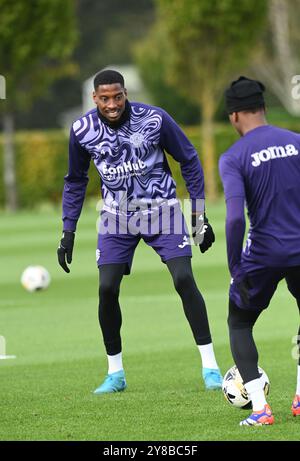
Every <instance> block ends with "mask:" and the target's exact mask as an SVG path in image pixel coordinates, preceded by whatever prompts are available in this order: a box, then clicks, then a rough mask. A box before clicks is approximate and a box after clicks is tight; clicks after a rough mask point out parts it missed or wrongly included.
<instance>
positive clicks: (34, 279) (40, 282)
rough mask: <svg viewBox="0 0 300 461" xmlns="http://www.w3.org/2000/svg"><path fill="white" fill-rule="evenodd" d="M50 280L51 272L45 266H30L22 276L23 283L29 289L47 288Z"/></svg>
mask: <svg viewBox="0 0 300 461" xmlns="http://www.w3.org/2000/svg"><path fill="white" fill-rule="evenodd" d="M50 281H51V277H50V274H49V272H48V271H47V269H45V267H43V266H28V267H27V268H26V269H25V270H24V272H23V273H22V276H21V284H22V286H23V287H24V288H25V290H27V291H39V290H45V289H46V288H47V287H48V286H49V284H50Z"/></svg>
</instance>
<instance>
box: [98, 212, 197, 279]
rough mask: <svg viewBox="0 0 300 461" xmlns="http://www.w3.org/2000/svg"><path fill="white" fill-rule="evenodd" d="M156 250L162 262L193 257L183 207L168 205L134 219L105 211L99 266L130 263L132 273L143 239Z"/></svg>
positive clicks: (100, 228)
mask: <svg viewBox="0 0 300 461" xmlns="http://www.w3.org/2000/svg"><path fill="white" fill-rule="evenodd" d="M141 239H142V240H144V242H145V243H146V244H147V245H149V246H150V247H152V248H153V249H154V250H155V251H156V253H157V254H158V255H159V256H160V257H161V260H162V262H164V263H165V262H166V261H168V260H169V259H173V258H178V257H181V256H189V257H191V256H192V251H191V246H190V237H189V233H188V229H187V226H186V223H185V220H184V216H183V214H182V212H181V208H180V205H179V204H176V205H175V206H172V207H170V206H167V205H166V206H164V207H160V208H159V209H158V210H156V211H154V212H152V213H151V214H146V213H144V214H143V213H140V214H135V215H133V216H131V217H128V216H126V217H124V216H119V215H113V214H112V213H108V212H102V213H101V219H100V223H99V226H98V245H97V251H96V260H97V265H98V266H101V265H104V264H122V263H126V264H127V270H126V272H125V273H126V274H129V273H130V269H131V265H132V260H133V256H134V252H135V249H136V247H137V245H138V243H139V241H140V240H141Z"/></svg>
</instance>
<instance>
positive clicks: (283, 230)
mask: <svg viewBox="0 0 300 461" xmlns="http://www.w3.org/2000/svg"><path fill="white" fill-rule="evenodd" d="M219 167H220V174H221V177H222V182H223V186H224V193H225V198H226V201H227V202H228V204H229V203H230V202H231V204H234V203H236V204H238V201H236V202H234V201H233V200H231V199H237V198H240V199H244V200H245V201H246V205H247V209H248V215H249V220H250V229H249V234H248V239H247V243H246V247H245V248H244V250H243V253H242V255H240V256H239V258H240V262H241V263H242V265H244V267H245V268H246V270H247V268H248V270H249V267H250V268H255V267H257V268H259V267H261V266H266V267H269V266H272V267H276V266H277V267H284V266H296V265H299V264H300V135H299V134H297V133H293V132H291V131H288V130H284V129H281V128H277V127H273V126H271V125H264V126H260V127H258V128H255V129H253V130H251V131H249V132H248V133H246V135H245V136H242V137H241V138H240V139H239V140H238V141H237V142H236V143H235V144H233V146H231V147H230V148H229V149H228V151H227V152H225V153H224V154H223V155H222V157H221V158H220V162H219ZM230 206H231V205H229V206H227V208H228V209H230ZM236 206H237V205H236ZM228 209H227V211H228ZM232 212H233V213H234V210H232ZM229 214H232V213H231V212H230V213H229ZM229 219H230V218H229ZM235 219H236V217H235ZM235 222H237V221H235ZM233 234H234V229H233V231H232V235H227V240H229V241H228V242H227V250H228V248H229V252H231V253H232V254H228V260H229V261H231V266H232V267H234V265H235V264H237V263H238V261H236V259H237V256H235V255H234V254H233V253H234V241H232V242H230V239H235V241H237V240H238V236H237V235H233ZM231 272H232V271H231Z"/></svg>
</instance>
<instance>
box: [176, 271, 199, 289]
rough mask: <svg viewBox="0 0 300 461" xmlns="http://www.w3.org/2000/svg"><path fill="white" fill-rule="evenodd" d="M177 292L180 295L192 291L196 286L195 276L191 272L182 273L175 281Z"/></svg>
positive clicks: (177, 275)
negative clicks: (194, 285) (185, 291)
mask: <svg viewBox="0 0 300 461" xmlns="http://www.w3.org/2000/svg"><path fill="white" fill-rule="evenodd" d="M173 281H174V286H175V289H176V291H177V292H178V293H179V294H180V293H182V292H183V291H184V290H190V289H191V287H192V286H193V284H194V278H193V275H192V274H191V273H189V272H180V273H179V274H176V276H175V277H174V279H173Z"/></svg>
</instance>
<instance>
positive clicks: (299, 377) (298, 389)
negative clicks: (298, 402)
mask: <svg viewBox="0 0 300 461" xmlns="http://www.w3.org/2000/svg"><path fill="white" fill-rule="evenodd" d="M297 368H298V372H297V387H296V394H297V395H300V365H298V367H297Z"/></svg>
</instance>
